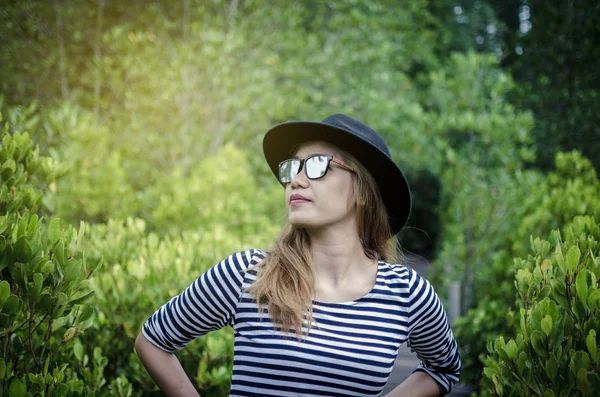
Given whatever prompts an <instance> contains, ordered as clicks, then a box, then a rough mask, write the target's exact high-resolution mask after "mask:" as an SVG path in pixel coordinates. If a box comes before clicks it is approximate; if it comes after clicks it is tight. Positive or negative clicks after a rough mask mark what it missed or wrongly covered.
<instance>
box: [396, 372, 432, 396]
mask: <svg viewBox="0 0 600 397" xmlns="http://www.w3.org/2000/svg"><path fill="white" fill-rule="evenodd" d="M438 396H441V393H440V387H439V386H438V384H437V382H436V381H435V380H433V378H432V377H431V376H429V375H428V374H427V373H425V372H420V371H418V372H414V373H413V374H412V375H411V376H409V377H408V378H406V379H405V380H404V382H402V383H401V384H399V385H398V386H397V387H396V388H395V389H394V390H392V391H391V392H390V393H388V394H387V395H386V397H438Z"/></svg>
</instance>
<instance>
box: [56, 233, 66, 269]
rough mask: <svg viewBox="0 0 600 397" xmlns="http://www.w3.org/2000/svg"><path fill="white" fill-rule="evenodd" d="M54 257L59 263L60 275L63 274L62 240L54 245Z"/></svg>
mask: <svg viewBox="0 0 600 397" xmlns="http://www.w3.org/2000/svg"><path fill="white" fill-rule="evenodd" d="M54 257H55V258H56V260H57V262H58V265H59V268H58V269H59V272H60V274H61V276H64V273H63V270H62V269H63V268H64V266H65V245H64V244H63V242H62V241H59V242H58V244H56V246H55V247H54Z"/></svg>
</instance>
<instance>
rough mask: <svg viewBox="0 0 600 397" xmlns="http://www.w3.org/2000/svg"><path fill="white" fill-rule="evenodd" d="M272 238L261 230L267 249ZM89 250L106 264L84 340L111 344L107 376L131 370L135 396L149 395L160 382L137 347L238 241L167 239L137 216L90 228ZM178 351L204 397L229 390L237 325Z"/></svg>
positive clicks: (221, 235)
mask: <svg viewBox="0 0 600 397" xmlns="http://www.w3.org/2000/svg"><path fill="white" fill-rule="evenodd" d="M272 238H273V236H271V235H269V234H262V235H260V234H257V235H256V236H255V239H254V243H255V245H256V246H259V247H266V246H267V245H268V244H269V243H270V241H271V239H272ZM261 240H262V241H261ZM85 249H86V252H88V253H89V256H90V258H93V259H94V260H95V259H96V258H101V257H104V258H105V262H106V265H105V266H104V268H103V270H102V271H101V272H98V273H97V274H96V275H95V276H94V278H93V279H92V280H91V285H92V288H93V289H94V291H96V299H95V301H94V302H95V309H96V311H97V313H98V315H97V319H96V321H95V323H94V325H93V326H92V327H91V328H90V329H89V330H88V331H87V332H86V334H85V335H82V336H81V338H80V339H81V342H82V344H83V345H84V346H90V348H91V346H110V349H109V350H106V351H105V354H106V356H107V358H108V363H107V367H106V371H105V376H106V378H107V379H114V378H116V377H118V376H119V374H125V375H126V376H127V378H128V379H129V380H130V381H131V382H132V385H133V386H134V390H135V392H134V393H135V395H138V394H140V393H141V394H144V393H150V392H152V391H153V390H156V386H155V385H154V382H153V381H152V380H151V379H150V378H149V376H148V374H147V373H146V370H145V369H144V368H143V367H142V365H141V363H140V362H139V360H138V358H137V356H136V355H135V353H134V351H133V344H134V341H135V337H136V336H137V334H138V333H139V331H140V329H141V326H142V324H143V323H144V321H145V320H146V319H147V318H148V317H149V316H150V315H151V314H152V313H153V312H154V310H156V309H158V307H159V306H160V305H162V304H163V303H165V302H166V301H168V300H169V299H170V298H171V297H172V296H174V295H176V294H178V293H179V292H181V291H182V290H183V289H184V288H185V287H187V286H188V285H189V284H190V283H191V282H192V281H193V280H194V279H195V278H196V277H198V276H199V275H200V274H201V273H202V272H204V271H205V270H206V269H208V267H209V266H212V265H214V264H215V263H217V262H218V261H220V260H222V259H223V258H225V257H227V256H228V255H229V254H231V253H232V252H235V251H237V250H239V249H240V242H239V238H238V237H237V236H235V235H234V234H229V233H227V231H226V230H221V229H215V230H207V231H202V232H186V233H183V234H182V235H181V236H180V237H168V236H167V237H164V238H161V237H159V236H158V235H157V234H155V233H151V232H148V231H147V230H146V225H145V222H144V221H143V220H141V219H131V218H130V219H127V220H126V221H124V222H119V221H114V220H109V222H108V223H107V224H98V225H94V226H93V227H91V228H90V231H89V238H88V239H87V244H86V246H85ZM177 356H178V358H179V360H180V361H181V362H182V365H183V367H184V369H185V371H186V372H187V373H188V375H189V376H190V378H192V379H193V381H194V382H195V384H196V387H197V388H198V389H199V390H202V391H203V393H202V394H203V395H207V396H210V395H214V396H220V395H225V394H226V393H227V391H228V387H229V383H230V379H231V366H232V360H233V334H232V332H231V329H223V330H221V331H218V332H213V333H210V334H208V335H207V336H205V337H203V338H199V339H197V340H195V341H194V342H192V343H191V344H190V345H188V346H187V347H186V348H185V349H184V350H182V351H180V352H178V353H177Z"/></svg>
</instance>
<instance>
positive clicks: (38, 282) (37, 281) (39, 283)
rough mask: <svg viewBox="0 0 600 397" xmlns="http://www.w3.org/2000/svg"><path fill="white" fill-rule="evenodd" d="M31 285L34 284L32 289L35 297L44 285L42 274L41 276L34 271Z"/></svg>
mask: <svg viewBox="0 0 600 397" xmlns="http://www.w3.org/2000/svg"><path fill="white" fill-rule="evenodd" d="M33 285H34V290H33V294H34V296H35V297H37V296H38V295H39V294H40V292H41V291H42V287H43V285H44V276H42V275H41V274H40V273H36V274H34V275H33Z"/></svg>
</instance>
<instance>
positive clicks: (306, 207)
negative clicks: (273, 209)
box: [285, 142, 355, 230]
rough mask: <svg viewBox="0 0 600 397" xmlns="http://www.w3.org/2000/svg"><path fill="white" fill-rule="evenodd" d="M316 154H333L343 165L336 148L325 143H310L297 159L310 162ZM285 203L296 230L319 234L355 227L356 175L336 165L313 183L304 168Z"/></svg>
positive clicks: (299, 152) (305, 145)
mask: <svg viewBox="0 0 600 397" xmlns="http://www.w3.org/2000/svg"><path fill="white" fill-rule="evenodd" d="M315 154H329V155H332V156H333V157H334V159H335V160H336V161H340V162H343V160H342V158H341V157H340V155H339V152H338V151H337V149H336V147H335V146H333V145H330V144H328V143H325V142H310V143H306V144H304V145H302V146H301V147H300V149H299V150H298V152H297V153H296V155H295V156H294V157H295V158H298V159H306V158H308V157H310V156H312V155H315ZM285 199H286V205H287V209H288V219H289V222H290V224H291V225H292V226H294V227H303V228H306V229H307V230H319V229H322V228H326V227H329V226H333V225H343V224H347V225H348V226H349V227H353V226H354V215H355V205H354V202H355V199H354V181H353V174H352V172H350V171H348V170H347V169H344V168H343V167H342V166H340V165H338V164H336V163H335V162H333V161H331V162H330V163H329V167H328V168H327V173H326V174H325V176H323V177H321V178H319V179H309V178H308V177H307V176H306V164H304V165H303V167H302V170H301V171H300V172H299V173H298V174H297V175H296V176H295V177H294V178H293V179H292V181H291V182H290V183H288V184H287V185H286V189H285Z"/></svg>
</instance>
